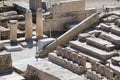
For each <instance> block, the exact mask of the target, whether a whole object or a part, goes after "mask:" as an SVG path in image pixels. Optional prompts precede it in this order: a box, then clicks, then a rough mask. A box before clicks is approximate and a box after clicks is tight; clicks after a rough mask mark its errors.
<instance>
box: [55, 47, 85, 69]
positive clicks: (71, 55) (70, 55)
mask: <svg viewBox="0 0 120 80" xmlns="http://www.w3.org/2000/svg"><path fill="white" fill-rule="evenodd" d="M56 50H57V55H58V56H62V57H64V58H66V59H68V60H71V61H73V62H75V63H77V64H79V65H82V66H84V67H85V66H86V57H84V56H82V55H80V54H78V53H76V52H73V51H71V50H69V49H67V48H61V47H57V48H56Z"/></svg>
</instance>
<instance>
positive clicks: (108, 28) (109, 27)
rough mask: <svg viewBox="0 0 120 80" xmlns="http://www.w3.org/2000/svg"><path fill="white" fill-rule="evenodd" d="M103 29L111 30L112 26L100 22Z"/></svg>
mask: <svg viewBox="0 0 120 80" xmlns="http://www.w3.org/2000/svg"><path fill="white" fill-rule="evenodd" d="M100 26H101V29H102V30H106V31H110V29H111V28H112V26H108V25H107V24H104V23H101V24H100Z"/></svg>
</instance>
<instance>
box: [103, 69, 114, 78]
mask: <svg viewBox="0 0 120 80" xmlns="http://www.w3.org/2000/svg"><path fill="white" fill-rule="evenodd" d="M105 74H106V77H107V78H108V79H110V80H113V76H114V73H113V71H112V70H110V69H109V68H106V69H105Z"/></svg>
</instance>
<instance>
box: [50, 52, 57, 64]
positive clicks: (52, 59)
mask: <svg viewBox="0 0 120 80" xmlns="http://www.w3.org/2000/svg"><path fill="white" fill-rule="evenodd" d="M56 58H57V55H56V53H49V55H48V59H49V60H50V61H52V62H55V61H56Z"/></svg>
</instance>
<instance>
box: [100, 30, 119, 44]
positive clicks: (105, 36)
mask: <svg viewBox="0 0 120 80" xmlns="http://www.w3.org/2000/svg"><path fill="white" fill-rule="evenodd" d="M99 37H100V38H102V39H105V40H107V41H110V42H112V43H115V44H117V45H120V37H119V36H117V35H114V34H111V33H106V32H102V33H101V34H100V36H99Z"/></svg>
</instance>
